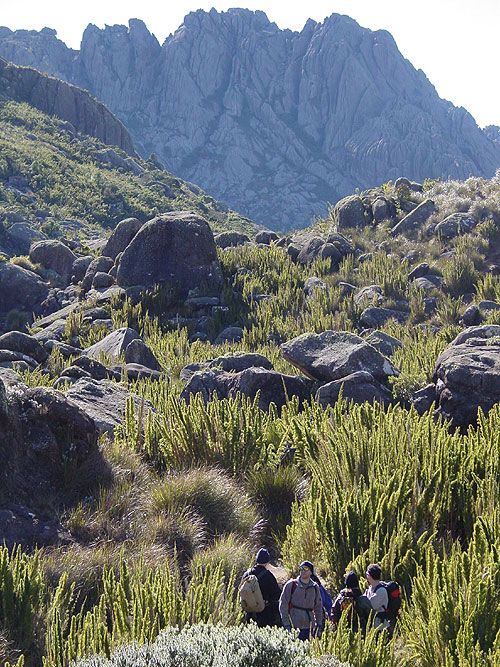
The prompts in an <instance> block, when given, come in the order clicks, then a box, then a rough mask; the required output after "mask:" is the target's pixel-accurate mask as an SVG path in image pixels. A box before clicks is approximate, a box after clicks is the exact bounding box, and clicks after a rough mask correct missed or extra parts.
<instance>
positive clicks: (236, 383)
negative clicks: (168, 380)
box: [181, 367, 312, 410]
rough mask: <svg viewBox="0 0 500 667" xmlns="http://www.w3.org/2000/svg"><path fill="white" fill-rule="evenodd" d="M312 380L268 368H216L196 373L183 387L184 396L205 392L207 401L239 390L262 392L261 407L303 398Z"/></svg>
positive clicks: (246, 394) (250, 395)
mask: <svg viewBox="0 0 500 667" xmlns="http://www.w3.org/2000/svg"><path fill="white" fill-rule="evenodd" d="M311 387H312V384H311V382H310V381H308V380H307V379H306V378H302V377H299V376H295V375H283V374H282V373H278V372H276V371H273V370H268V369H266V368H258V367H254V368H247V369H245V370H243V371H241V372H240V373H228V372H226V371H223V370H219V369H217V368H214V369H206V370H201V371H198V372H197V373H194V374H193V375H192V376H191V378H190V379H189V380H188V383H187V384H186V386H185V387H184V389H183V391H182V393H181V398H183V399H184V400H185V401H186V402H188V403H189V401H190V398H191V396H192V395H195V394H200V393H201V394H202V396H203V399H204V401H205V402H207V401H209V400H210V399H211V398H212V396H214V395H216V396H218V397H219V398H229V397H232V396H235V395H236V394H237V393H241V394H244V395H245V396H248V397H250V398H255V397H256V395H257V392H259V407H260V408H262V409H263V410H268V409H269V406H270V405H271V403H274V404H275V405H276V407H278V408H281V407H283V405H285V403H286V402H287V400H288V399H289V398H291V397H292V396H298V398H299V400H300V402H303V401H305V400H307V399H308V398H309V397H310V395H311Z"/></svg>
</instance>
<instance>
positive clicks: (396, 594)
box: [365, 563, 401, 637]
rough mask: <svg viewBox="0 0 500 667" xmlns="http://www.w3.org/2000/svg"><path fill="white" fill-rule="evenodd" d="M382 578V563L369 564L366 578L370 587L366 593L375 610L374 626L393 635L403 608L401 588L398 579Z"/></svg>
mask: <svg viewBox="0 0 500 667" xmlns="http://www.w3.org/2000/svg"><path fill="white" fill-rule="evenodd" d="M381 578H382V570H381V568H380V565H378V564H376V563H371V564H370V565H368V567H367V569H366V579H367V581H368V584H369V587H368V589H367V591H366V593H365V594H366V597H367V598H368V599H369V600H370V604H371V606H372V609H373V611H374V612H375V617H374V619H373V626H374V627H375V628H378V629H379V630H382V629H383V630H386V631H387V634H388V635H389V637H391V636H392V634H393V632H394V626H395V625H396V621H397V617H398V614H399V610H400V609H401V589H400V587H399V584H398V583H397V582H396V581H381Z"/></svg>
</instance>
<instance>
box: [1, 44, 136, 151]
mask: <svg viewBox="0 0 500 667" xmlns="http://www.w3.org/2000/svg"><path fill="white" fill-rule="evenodd" d="M4 38H5V37H4ZM53 38H54V39H55V35H54V37H53ZM56 42H57V40H56ZM46 43H47V46H49V44H52V41H51V40H47V42H46ZM61 47H62V48H61V49H59V54H60V55H62V54H64V56H63V58H64V57H65V56H66V55H67V52H68V51H69V49H66V50H65V49H64V45H62V44H61ZM49 49H50V46H49ZM8 50H9V51H10V54H11V56H13V57H10V58H8V59H9V60H12V61H13V62H17V64H18V65H24V64H26V65H28V64H29V65H33V66H34V67H36V68H37V69H26V68H24V67H23V68H21V67H16V66H15V65H13V64H12V63H8V62H6V61H5V60H4V59H3V58H0V99H2V98H3V99H10V100H15V101H16V102H27V103H28V104H31V106H33V107H36V108H37V109H40V111H43V112H44V113H48V114H51V115H53V116H57V117H58V118H61V119H62V120H66V121H68V122H69V123H71V125H73V127H74V129H75V130H78V131H80V132H83V133H84V134H89V135H90V136H92V137H96V139H100V140H101V141H102V142H103V143H105V144H111V145H113V146H119V147H120V148H121V149H123V150H124V151H126V152H127V153H130V154H132V155H135V151H134V148H133V145H132V140H131V138H130V135H129V133H128V131H127V130H126V129H125V126H124V125H123V123H121V122H120V121H119V120H118V119H117V118H115V117H114V116H113V114H112V113H111V112H110V111H109V110H108V109H107V108H106V107H105V106H104V104H101V103H100V102H98V101H97V100H96V99H94V98H93V97H92V95H89V94H88V92H87V91H86V90H82V89H81V88H77V87H76V86H72V85H70V84H68V83H66V81H70V77H67V76H64V75H62V72H61V73H59V72H54V71H53V69H52V64H51V65H50V66H44V64H45V63H47V64H48V61H52V57H51V56H50V55H49V54H47V55H46V56H44V57H43V58H42V60H41V61H37V59H36V56H35V57H33V55H34V54H30V55H29V56H28V58H26V55H27V53H26V50H22V49H21V50H17V49H16V46H14V47H13V49H12V50H11V48H9V49H8ZM2 52H3V50H2ZM16 52H17V54H18V55H19V58H16V55H15V54H16ZM51 55H52V56H55V53H54V51H53V50H51ZM26 59H28V60H29V61H30V62H29V63H27V62H26ZM55 59H56V60H57V59H58V58H57V56H55ZM56 69H57V67H56ZM37 70H42V71H45V72H47V73H48V74H55V75H56V76H57V75H59V76H61V75H62V76H61V78H62V79H66V81H60V80H58V79H54V78H53V77H49V76H44V75H43V74H41V73H40V72H39V71H37Z"/></svg>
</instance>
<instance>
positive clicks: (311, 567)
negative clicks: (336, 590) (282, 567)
mask: <svg viewBox="0 0 500 667" xmlns="http://www.w3.org/2000/svg"><path fill="white" fill-rule="evenodd" d="M302 567H308V568H309V569H310V570H311V572H312V573H313V574H314V565H313V564H312V563H311V561H310V560H303V561H302V563H301V564H300V565H299V570H300V569H301V568H302Z"/></svg>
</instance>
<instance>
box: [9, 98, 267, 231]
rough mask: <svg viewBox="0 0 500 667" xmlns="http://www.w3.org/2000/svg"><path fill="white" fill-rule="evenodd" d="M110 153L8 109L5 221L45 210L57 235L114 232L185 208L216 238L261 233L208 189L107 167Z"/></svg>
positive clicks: (34, 115)
mask: <svg viewBox="0 0 500 667" xmlns="http://www.w3.org/2000/svg"><path fill="white" fill-rule="evenodd" d="M106 148H107V147H106V146H105V145H104V144H102V143H101V142H99V141H98V140H97V139H94V138H91V137H88V136H86V135H79V134H76V135H75V134H74V133H73V132H72V131H69V130H68V123H65V122H64V121H61V120H59V119H58V118H56V117H51V116H47V115H46V114H44V113H42V112H41V111H38V110H36V109H34V108H33V107H31V106H29V105H28V104H23V103H17V102H5V103H3V104H1V105H0V214H1V213H2V212H7V211H10V212H17V213H19V214H21V215H23V216H24V217H26V218H27V219H32V218H33V219H34V218H35V214H36V213H37V212H39V211H40V210H41V211H44V217H43V218H41V219H40V221H39V222H40V224H41V227H42V230H43V231H44V232H45V233H46V234H47V235H49V236H51V235H57V234H58V233H65V232H67V231H68V229H69V228H70V227H71V225H73V227H74V229H73V231H74V232H75V231H76V232H78V231H83V232H87V233H88V231H89V227H90V228H92V227H105V228H112V227H114V226H115V225H116V223H117V222H119V221H120V220H123V218H127V217H132V216H133V217H137V218H139V219H140V220H148V219H149V218H152V217H153V216H155V215H157V214H159V213H164V212H166V211H173V210H184V209H189V210H195V211H199V212H200V213H201V214H202V215H204V216H205V217H206V218H207V220H208V221H209V222H210V224H211V225H212V227H213V229H214V230H216V231H221V230H224V229H235V228H239V229H242V230H247V231H252V230H253V229H254V226H253V225H252V223H251V222H250V221H249V220H246V219H245V218H242V217H241V216H239V215H238V214H236V213H234V212H232V211H229V212H228V211H226V210H223V209H222V208H221V207H220V206H219V205H218V204H217V202H216V201H215V200H214V199H213V198H212V197H210V196H208V195H206V194H205V193H204V192H203V191H202V190H201V189H200V188H198V187H197V186H192V185H190V184H188V183H186V182H184V181H182V180H181V179H178V178H176V177H174V176H172V175H171V174H169V173H168V172H166V171H164V170H162V169H160V168H158V166H156V165H155V164H154V163H153V162H147V161H145V160H142V159H140V158H135V161H136V163H137V164H138V165H139V166H140V167H141V169H142V170H144V173H143V174H142V175H135V174H134V173H133V171H129V170H127V169H125V168H123V167H113V166H112V165H110V164H107V163H105V162H103V161H102V159H99V155H100V151H101V152H102V151H103V150H104V149H106ZM112 150H113V151H114V152H115V153H116V154H117V155H118V157H119V159H122V160H123V159H125V158H128V157H129V156H127V154H126V153H124V152H123V151H121V150H120V149H119V148H116V147H114V148H113V149H112ZM9 178H10V179H12V178H13V179H14V183H12V182H9ZM13 184H14V187H12V185H13ZM42 220H43V221H42ZM61 221H64V223H63V225H62V226H61V225H60V222H61Z"/></svg>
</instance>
